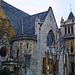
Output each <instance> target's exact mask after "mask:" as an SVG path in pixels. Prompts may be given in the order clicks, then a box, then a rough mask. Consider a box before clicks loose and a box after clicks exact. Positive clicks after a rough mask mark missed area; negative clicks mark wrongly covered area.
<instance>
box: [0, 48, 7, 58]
mask: <svg viewBox="0 0 75 75" xmlns="http://www.w3.org/2000/svg"><path fill="white" fill-rule="evenodd" d="M0 55H1V56H2V57H6V56H7V55H8V49H7V48H6V47H1V49H0Z"/></svg>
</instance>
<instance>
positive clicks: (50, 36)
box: [47, 33, 53, 46]
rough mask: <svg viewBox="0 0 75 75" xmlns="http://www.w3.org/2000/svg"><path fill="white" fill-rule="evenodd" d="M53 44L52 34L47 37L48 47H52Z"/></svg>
mask: <svg viewBox="0 0 75 75" xmlns="http://www.w3.org/2000/svg"><path fill="white" fill-rule="evenodd" d="M52 44H53V37H52V34H51V33H48V35H47V46H51V45H52Z"/></svg>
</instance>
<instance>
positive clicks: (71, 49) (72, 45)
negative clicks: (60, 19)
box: [71, 43, 73, 52]
mask: <svg viewBox="0 0 75 75" xmlns="http://www.w3.org/2000/svg"><path fill="white" fill-rule="evenodd" d="M71 52H73V45H72V43H71Z"/></svg>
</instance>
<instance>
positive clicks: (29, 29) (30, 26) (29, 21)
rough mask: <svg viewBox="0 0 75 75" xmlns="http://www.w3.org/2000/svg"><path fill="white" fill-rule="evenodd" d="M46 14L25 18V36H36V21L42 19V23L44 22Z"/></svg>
mask: <svg viewBox="0 0 75 75" xmlns="http://www.w3.org/2000/svg"><path fill="white" fill-rule="evenodd" d="M47 12H48V11H46V12H42V13H38V14H35V15H32V16H28V17H24V19H23V32H24V34H29V35H35V19H36V17H39V18H40V21H44V19H45V17H46V14H47Z"/></svg>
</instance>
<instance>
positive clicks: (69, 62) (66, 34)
mask: <svg viewBox="0 0 75 75" xmlns="http://www.w3.org/2000/svg"><path fill="white" fill-rule="evenodd" d="M60 27H61V32H62V37H63V39H64V43H65V46H66V52H68V53H67V54H65V57H64V59H65V61H64V64H65V67H64V69H65V73H66V74H70V75H72V74H73V75H74V74H75V67H74V65H75V18H74V15H73V13H72V12H70V13H69V16H68V18H67V20H66V21H64V19H63V18H61V26H60Z"/></svg>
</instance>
